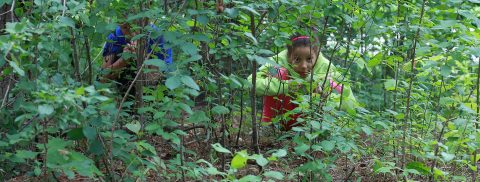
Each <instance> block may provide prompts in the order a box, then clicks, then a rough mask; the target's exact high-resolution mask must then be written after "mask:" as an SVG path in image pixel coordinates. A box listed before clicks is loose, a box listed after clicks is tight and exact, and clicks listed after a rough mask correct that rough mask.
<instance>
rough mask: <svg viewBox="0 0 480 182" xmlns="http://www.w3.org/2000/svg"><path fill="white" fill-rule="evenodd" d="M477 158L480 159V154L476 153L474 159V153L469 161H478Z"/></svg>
mask: <svg viewBox="0 0 480 182" xmlns="http://www.w3.org/2000/svg"><path fill="white" fill-rule="evenodd" d="M474 160H475V161H474ZM479 160H480V154H477V157H475V159H474V155H472V156H470V161H471V162H472V163H474V162H478V161H479Z"/></svg>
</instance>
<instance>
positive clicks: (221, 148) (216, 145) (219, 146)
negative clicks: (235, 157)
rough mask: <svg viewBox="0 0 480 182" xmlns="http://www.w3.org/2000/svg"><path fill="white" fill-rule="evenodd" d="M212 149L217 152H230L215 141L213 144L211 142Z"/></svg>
mask: <svg viewBox="0 0 480 182" xmlns="http://www.w3.org/2000/svg"><path fill="white" fill-rule="evenodd" d="M211 145H212V147H213V149H215V150H216V151H217V152H221V153H227V154H231V153H232V152H230V150H228V149H226V148H224V147H222V145H220V143H215V144H211Z"/></svg>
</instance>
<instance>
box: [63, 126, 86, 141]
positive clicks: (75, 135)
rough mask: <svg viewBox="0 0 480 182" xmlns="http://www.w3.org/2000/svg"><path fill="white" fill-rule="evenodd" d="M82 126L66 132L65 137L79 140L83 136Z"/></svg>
mask: <svg viewBox="0 0 480 182" xmlns="http://www.w3.org/2000/svg"><path fill="white" fill-rule="evenodd" d="M82 130H83V128H74V129H71V130H70V131H68V132H67V137H68V139H70V140H80V139H83V138H85V135H84V134H83V132H82Z"/></svg>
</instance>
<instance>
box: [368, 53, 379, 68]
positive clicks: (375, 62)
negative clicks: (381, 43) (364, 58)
mask: <svg viewBox="0 0 480 182" xmlns="http://www.w3.org/2000/svg"><path fill="white" fill-rule="evenodd" d="M382 56H383V54H382V52H379V53H377V55H375V56H373V58H372V59H370V61H368V67H370V68H373V67H375V66H377V65H379V64H380V63H381V62H382Z"/></svg>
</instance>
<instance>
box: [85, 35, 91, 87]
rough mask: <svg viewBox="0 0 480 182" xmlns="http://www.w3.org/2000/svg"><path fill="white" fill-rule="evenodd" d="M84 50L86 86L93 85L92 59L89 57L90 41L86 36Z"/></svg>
mask: <svg viewBox="0 0 480 182" xmlns="http://www.w3.org/2000/svg"><path fill="white" fill-rule="evenodd" d="M84 38H85V49H86V50H87V67H88V84H90V85H92V84H93V69H92V57H91V55H90V41H89V40H88V36H87V35H85V37H84Z"/></svg>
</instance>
